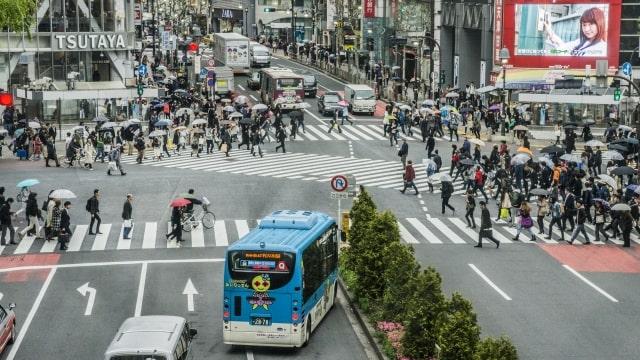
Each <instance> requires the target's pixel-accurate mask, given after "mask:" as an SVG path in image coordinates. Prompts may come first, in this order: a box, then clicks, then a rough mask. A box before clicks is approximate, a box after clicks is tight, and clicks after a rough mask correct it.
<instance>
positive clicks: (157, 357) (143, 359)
mask: <svg viewBox="0 0 640 360" xmlns="http://www.w3.org/2000/svg"><path fill="white" fill-rule="evenodd" d="M197 333H198V332H197V331H196V330H195V329H191V328H190V327H189V324H188V323H187V321H186V320H185V319H184V318H182V317H179V316H161V315H154V316H139V317H132V318H128V319H127V320H125V321H124V322H123V323H122V325H121V326H120V329H118V332H117V333H116V336H115V338H114V339H113V341H111V344H109V347H108V348H107V351H106V352H105V353H104V359H105V360H149V359H154V360H186V359H188V356H189V350H190V348H191V340H192V339H193V337H194V336H195V335H196V334H197Z"/></svg>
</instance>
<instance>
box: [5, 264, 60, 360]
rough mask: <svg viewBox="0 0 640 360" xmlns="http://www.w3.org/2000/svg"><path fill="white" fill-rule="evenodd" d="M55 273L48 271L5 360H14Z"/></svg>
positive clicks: (52, 270) (54, 270) (53, 269)
mask: <svg viewBox="0 0 640 360" xmlns="http://www.w3.org/2000/svg"><path fill="white" fill-rule="evenodd" d="M55 273H56V268H52V269H51V270H50V271H49V274H48V275H47V279H46V280H45V281H44V284H42V287H41V288H40V292H39V293H38V296H37V297H36V300H35V301H34V302H33V306H31V310H29V314H28V315H27V317H26V319H24V322H23V323H22V327H21V328H20V333H18V336H17V338H16V341H15V343H14V344H13V345H12V346H11V351H10V352H9V355H7V360H13V359H15V357H16V354H17V353H18V350H19V349H20V344H22V340H24V337H25V335H26V334H27V331H28V330H29V326H31V322H32V321H33V318H34V317H35V315H36V313H37V312H38V308H39V307H40V303H42V299H43V298H44V294H45V293H46V292H47V289H48V288H49V285H50V284H51V280H53V275H55Z"/></svg>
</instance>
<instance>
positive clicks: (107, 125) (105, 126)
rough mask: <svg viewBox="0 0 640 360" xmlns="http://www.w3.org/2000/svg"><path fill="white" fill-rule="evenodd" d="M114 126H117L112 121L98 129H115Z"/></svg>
mask: <svg viewBox="0 0 640 360" xmlns="http://www.w3.org/2000/svg"><path fill="white" fill-rule="evenodd" d="M116 126H118V124H116V123H114V122H113V121H109V122H106V123H104V124H102V126H101V127H100V128H101V129H110V128H113V127H116Z"/></svg>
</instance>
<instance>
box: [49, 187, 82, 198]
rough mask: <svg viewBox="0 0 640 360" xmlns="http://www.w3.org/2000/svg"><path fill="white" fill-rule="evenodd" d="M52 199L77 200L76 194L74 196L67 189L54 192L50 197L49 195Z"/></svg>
mask: <svg viewBox="0 0 640 360" xmlns="http://www.w3.org/2000/svg"><path fill="white" fill-rule="evenodd" d="M49 197H50V198H52V199H75V198H77V196H76V194H74V193H73V192H72V191H71V190H67V189H58V190H54V191H53V192H52V193H51V195H49Z"/></svg>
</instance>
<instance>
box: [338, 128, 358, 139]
mask: <svg viewBox="0 0 640 360" xmlns="http://www.w3.org/2000/svg"><path fill="white" fill-rule="evenodd" d="M352 129H353V125H352V126H349V127H344V126H343V127H342V135H343V136H346V137H348V138H349V139H350V140H356V141H357V140H360V139H359V138H358V137H357V136H355V135H353V134H352V133H351V130H352Z"/></svg>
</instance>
